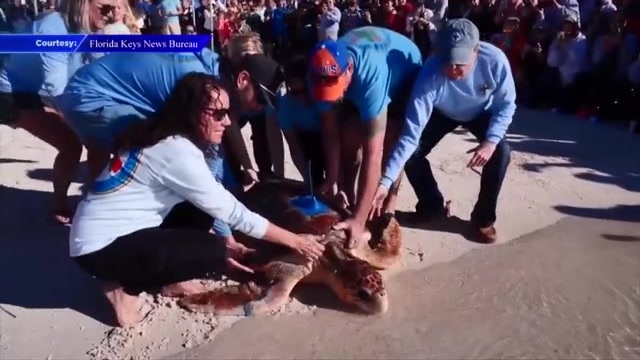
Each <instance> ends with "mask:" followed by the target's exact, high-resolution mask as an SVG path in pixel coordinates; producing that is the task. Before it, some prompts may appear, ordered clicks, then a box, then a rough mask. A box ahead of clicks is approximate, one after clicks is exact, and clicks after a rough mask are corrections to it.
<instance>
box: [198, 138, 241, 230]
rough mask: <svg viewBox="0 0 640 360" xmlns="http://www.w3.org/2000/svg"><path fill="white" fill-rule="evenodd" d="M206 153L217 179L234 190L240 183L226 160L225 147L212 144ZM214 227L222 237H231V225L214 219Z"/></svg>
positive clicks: (230, 189) (227, 187) (208, 163)
mask: <svg viewBox="0 0 640 360" xmlns="http://www.w3.org/2000/svg"><path fill="white" fill-rule="evenodd" d="M204 155H205V159H206V161H207V165H208V166H209V170H211V173H212V174H213V176H214V177H215V178H216V180H217V181H218V182H219V183H221V184H222V186H224V187H225V188H226V189H227V190H229V191H233V190H234V189H235V188H236V187H237V186H238V183H237V182H236V179H235V178H234V177H233V174H232V173H231V169H230V168H229V164H228V162H227V161H226V160H225V156H224V148H223V147H222V146H221V145H211V146H209V148H208V149H207V150H205V152H204ZM212 228H213V232H214V233H215V234H216V235H218V236H220V237H222V238H226V237H229V236H231V234H232V232H231V227H229V225H228V224H227V223H225V222H223V221H221V220H219V219H214V220H213V226H212Z"/></svg>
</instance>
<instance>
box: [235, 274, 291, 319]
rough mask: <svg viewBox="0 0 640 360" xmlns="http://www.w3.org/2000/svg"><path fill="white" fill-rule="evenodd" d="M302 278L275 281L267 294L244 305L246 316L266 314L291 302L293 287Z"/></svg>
mask: <svg viewBox="0 0 640 360" xmlns="http://www.w3.org/2000/svg"><path fill="white" fill-rule="evenodd" d="M301 279H302V278H297V277H290V278H286V279H284V280H281V281H278V282H276V283H274V284H273V285H272V286H271V287H270V288H269V289H268V290H267V295H266V296H265V297H263V298H262V299H260V300H254V301H251V302H249V303H247V304H246V305H245V306H244V313H245V315H246V316H256V315H265V314H269V313H271V312H273V311H277V310H279V309H280V308H281V307H283V306H284V305H286V304H287V302H289V298H290V297H291V292H292V291H293V288H294V287H295V286H296V285H297V284H298V283H299V282H300V280H301Z"/></svg>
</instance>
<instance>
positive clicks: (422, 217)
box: [396, 201, 451, 224]
mask: <svg viewBox="0 0 640 360" xmlns="http://www.w3.org/2000/svg"><path fill="white" fill-rule="evenodd" d="M450 216H451V201H446V202H445V205H444V206H443V207H441V208H438V209H434V210H431V211H416V212H412V213H403V214H402V213H396V217H397V218H398V221H399V222H400V223H406V224H426V223H430V222H432V221H436V220H441V219H446V218H449V217H450Z"/></svg>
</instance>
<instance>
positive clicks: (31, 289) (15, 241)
mask: <svg viewBox="0 0 640 360" xmlns="http://www.w3.org/2000/svg"><path fill="white" fill-rule="evenodd" d="M0 199H2V202H3V204H11V205H10V207H5V208H4V209H3V210H4V211H3V212H2V214H1V217H0V226H1V227H2V229H3V230H2V236H0V246H1V247H2V251H0V282H1V283H2V284H3V287H4V288H5V289H8V291H0V304H9V305H14V306H19V307H23V308H28V309H66V308H68V309H73V310H75V311H78V312H80V313H82V314H85V315H87V316H89V317H92V318H94V319H96V320H98V321H100V322H103V323H105V324H108V325H113V320H112V318H113V316H112V314H111V313H110V309H109V306H108V304H107V302H106V300H104V297H103V296H102V294H101V293H100V289H99V287H98V283H97V282H95V281H94V280H93V279H92V278H91V277H90V276H89V275H86V274H85V273H84V272H83V271H82V269H80V268H79V267H78V266H77V265H76V263H75V262H74V261H73V260H72V259H71V258H70V257H69V246H68V233H69V228H68V227H66V226H62V225H58V224H55V223H53V222H52V221H51V222H50V221H49V216H47V215H48V212H49V204H50V201H51V193H49V192H42V191H34V190H21V189H15V188H9V187H6V186H0Z"/></svg>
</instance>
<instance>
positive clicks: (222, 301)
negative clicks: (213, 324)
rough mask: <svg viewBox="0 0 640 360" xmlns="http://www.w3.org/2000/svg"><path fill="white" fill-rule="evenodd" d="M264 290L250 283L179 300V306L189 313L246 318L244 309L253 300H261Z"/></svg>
mask: <svg viewBox="0 0 640 360" xmlns="http://www.w3.org/2000/svg"><path fill="white" fill-rule="evenodd" d="M262 293H263V290H262V289H261V288H260V287H258V286H257V285H255V284H254V283H249V284H247V285H239V286H229V287H225V288H222V289H215V290H211V291H207V292H203V293H200V294H192V295H187V296H184V297H182V298H181V299H180V300H178V305H179V306H180V307H182V308H184V309H186V310H188V311H192V312H204V313H212V314H215V315H223V316H244V315H245V310H244V307H245V305H246V304H248V303H250V302H251V301H252V300H254V299H257V298H260V296H262Z"/></svg>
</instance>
